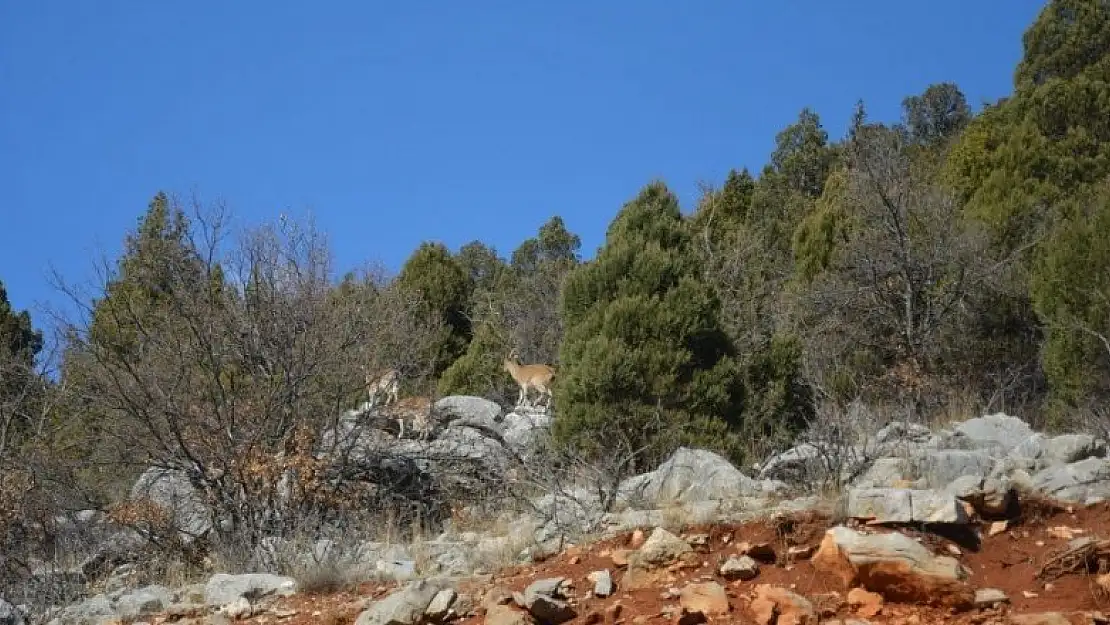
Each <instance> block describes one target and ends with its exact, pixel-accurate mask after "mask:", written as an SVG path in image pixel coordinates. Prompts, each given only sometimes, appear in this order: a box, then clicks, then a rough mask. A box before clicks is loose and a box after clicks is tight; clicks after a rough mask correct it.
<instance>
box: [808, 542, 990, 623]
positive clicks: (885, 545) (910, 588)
mask: <svg viewBox="0 0 1110 625" xmlns="http://www.w3.org/2000/svg"><path fill="white" fill-rule="evenodd" d="M813 565H814V566H815V567H816V568H817V569H818V570H822V571H825V572H828V573H831V574H833V575H834V576H836V577H838V578H839V579H840V581H841V583H843V584H844V587H845V588H851V587H853V586H856V585H859V586H862V587H863V588H865V589H867V590H871V591H874V592H877V593H879V594H881V595H883V597H885V598H886V599H887V600H891V601H903V602H910V603H926V604H938V605H946V606H951V607H959V608H967V607H970V606H971V605H972V603H973V601H974V594H975V593H974V591H973V590H972V589H971V588H970V586H968V584H967V582H966V580H967V578H968V575H969V573H968V571H967V570H966V569H965V568H964V567H963V566H962V565H960V563H959V562H958V561H957V560H956V559H955V558H952V557H949V556H938V555H933V554H932V553H931V552H930V551H929V550H928V549H926V548H925V547H924V546H922V545H921V544H920V543H918V542H916V541H914V540H913V539H911V538H909V537H907V536H905V535H903V534H899V533H887V534H862V533H860V532H857V531H855V530H852V529H849V528H847V527H844V526H837V527H834V528H832V529H830V530H828V531H827V532H826V533H825V538H824V540H822V541H821V546H820V548H819V549H818V550H817V553H816V554H815V555H814V556H813Z"/></svg>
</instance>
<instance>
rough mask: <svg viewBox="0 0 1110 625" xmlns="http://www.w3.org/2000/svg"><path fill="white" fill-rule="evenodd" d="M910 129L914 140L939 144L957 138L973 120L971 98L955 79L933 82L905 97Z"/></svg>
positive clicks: (907, 120)
mask: <svg viewBox="0 0 1110 625" xmlns="http://www.w3.org/2000/svg"><path fill="white" fill-rule="evenodd" d="M902 111H903V117H904V122H905V124H906V129H907V131H908V132H909V134H910V137H911V138H912V140H913V141H916V142H918V143H921V144H924V145H927V146H935V145H938V144H943V143H947V142H948V141H949V140H951V139H953V138H955V137H956V136H957V135H958V133H959V132H960V131H962V130H963V129H964V128H965V127H966V126H967V124H968V122H969V121H971V109H970V108H968V106H967V98H966V97H964V94H963V92H961V91H960V89H959V87H957V86H956V85H955V84H954V83H948V82H946V83H940V84H936V85H929V88H928V89H926V90H925V92H924V93H922V94H921V95H916V96H910V97H908V98H906V99H905V100H903V101H902Z"/></svg>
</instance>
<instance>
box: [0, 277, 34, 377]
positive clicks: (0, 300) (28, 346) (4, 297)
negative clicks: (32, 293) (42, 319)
mask: <svg viewBox="0 0 1110 625" xmlns="http://www.w3.org/2000/svg"><path fill="white" fill-rule="evenodd" d="M42 347H43V339H42V332H40V331H38V330H35V328H34V326H33V325H32V324H31V314H30V313H28V312H27V311H26V310H24V311H21V312H18V313H17V312H15V309H13V308H12V304H11V302H10V301H9V300H8V291H7V289H5V288H4V282H3V281H0V362H13V361H14V362H18V363H19V364H21V365H23V366H25V367H28V368H29V367H31V366H32V365H33V364H34V360H35V357H36V356H38V354H39V352H41V351H42Z"/></svg>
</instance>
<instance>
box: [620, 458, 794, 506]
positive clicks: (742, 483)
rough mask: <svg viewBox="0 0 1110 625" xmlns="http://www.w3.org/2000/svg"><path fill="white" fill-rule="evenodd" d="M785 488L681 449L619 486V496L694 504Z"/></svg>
mask: <svg viewBox="0 0 1110 625" xmlns="http://www.w3.org/2000/svg"><path fill="white" fill-rule="evenodd" d="M786 488H787V486H786V484H784V483H782V482H778V481H775V480H754V479H752V478H750V477H748V476H747V475H744V474H743V473H741V472H740V470H739V469H737V468H736V467H734V466H732V464H730V463H729V462H728V461H727V460H725V459H724V458H723V457H721V456H719V455H717V454H715V453H713V452H711V451H706V450H704V449H690V448H688V447H680V448H679V449H677V450H676V451H675V452H674V454H672V455H671V457H670V458H668V459H667V460H666V461H665V462H664V463H663V464H661V465H660V466H659V468H657V469H656V470H654V471H652V472H650V473H645V474H643V475H637V476H635V477H632V478H629V479H627V480H625V481H624V482H622V483H621V485H620V492H621V496H622V497H623V498H625V499H642V500H646V501H649V502H655V503H663V502H669V501H680V502H694V501H714V500H726V499H737V498H740V497H746V496H756V495H773V494H780V493H782V492H784V491H785V490H786Z"/></svg>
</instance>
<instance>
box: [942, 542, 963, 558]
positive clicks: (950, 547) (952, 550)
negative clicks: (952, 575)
mask: <svg viewBox="0 0 1110 625" xmlns="http://www.w3.org/2000/svg"><path fill="white" fill-rule="evenodd" d="M944 548H945V549H947V550H948V553H950V554H952V555H954V556H957V557H958V556H962V555H963V554H964V552H962V551H960V548H959V547H957V546H956V545H953V544H952V543H948V544H947V545H945V546H944Z"/></svg>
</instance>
